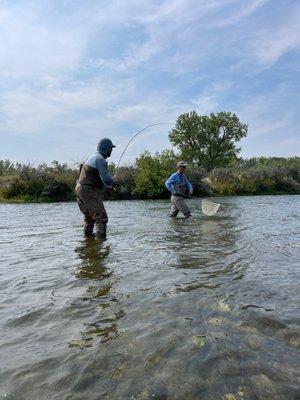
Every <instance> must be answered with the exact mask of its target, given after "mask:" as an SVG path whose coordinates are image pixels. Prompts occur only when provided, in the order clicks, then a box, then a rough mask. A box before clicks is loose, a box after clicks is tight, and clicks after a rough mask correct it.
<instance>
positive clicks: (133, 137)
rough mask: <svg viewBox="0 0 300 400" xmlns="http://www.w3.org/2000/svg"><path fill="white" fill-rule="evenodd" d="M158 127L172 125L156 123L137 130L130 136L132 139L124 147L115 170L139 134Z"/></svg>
mask: <svg viewBox="0 0 300 400" xmlns="http://www.w3.org/2000/svg"><path fill="white" fill-rule="evenodd" d="M158 125H173V124H171V123H170V122H158V123H156V124H151V125H148V126H145V128H143V129H141V130H139V131H138V132H137V133H135V134H134V135H133V136H132V138H131V139H130V140H129V142H128V143H127V145H126V146H125V148H124V150H123V152H122V154H121V157H120V159H119V162H118V164H117V167H116V169H118V168H119V166H120V164H121V161H122V158H123V156H124V154H125V152H126V150H127V149H128V147H129V145H130V144H131V143H132V142H133V141H134V139H135V138H136V137H137V136H138V135H139V134H140V133H142V132H144V131H145V130H146V129H149V128H152V127H153V126H158Z"/></svg>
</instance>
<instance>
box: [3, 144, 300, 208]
mask: <svg viewBox="0 0 300 400" xmlns="http://www.w3.org/2000/svg"><path fill="white" fill-rule="evenodd" d="M178 159H179V157H178V156H176V155H175V153H174V152H172V151H163V152H161V153H156V154H155V155H151V154H150V153H149V152H144V153H143V154H142V155H141V156H140V157H138V158H137V159H136V161H135V163H134V164H133V165H131V166H122V167H120V168H119V169H118V170H116V167H115V165H114V164H110V172H111V174H112V175H115V176H116V179H117V180H118V182H119V187H118V190H117V192H115V193H113V194H112V195H111V194H110V195H107V198H111V199H160V198H167V197H168V196H169V193H168V192H167V190H166V188H165V186H164V182H165V180H166V179H167V178H168V176H169V175H170V174H171V173H172V172H174V171H175V170H176V163H177V161H178ZM77 173H78V168H77V166H70V165H68V164H61V163H59V162H58V161H53V162H52V164H51V165H47V164H41V165H37V166H34V165H29V164H20V163H12V162H10V161H9V160H0V200H1V201H2V202H7V201H20V202H32V201H33V202H38V201H71V200H75V195H74V187H75V184H76V178H77ZM187 176H188V178H189V179H190V181H191V182H192V184H193V186H194V193H195V195H196V196H213V195H256V194H283V193H287V194H297V193H298V194H299V193H300V157H292V158H279V157H270V158H266V157H258V158H251V159H246V160H243V159H237V160H235V161H232V163H231V164H230V165H228V166H227V167H223V168H214V169H211V170H209V171H207V170H206V169H204V168H199V167H196V166H193V164H191V165H190V166H189V167H188V169H187Z"/></svg>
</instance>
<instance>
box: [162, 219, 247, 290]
mask: <svg viewBox="0 0 300 400" xmlns="http://www.w3.org/2000/svg"><path fill="white" fill-rule="evenodd" d="M167 241H168V246H169V248H170V249H171V251H172V253H173V254H175V255H176V259H177V265H176V266H177V268H179V269H183V270H186V272H187V276H189V278H190V280H189V281H188V282H184V283H182V284H179V285H176V286H177V288H176V291H180V292H188V291H191V290H195V289H199V288H202V287H204V288H208V289H209V288H211V289H215V288H218V287H220V286H222V285H224V284H225V283H226V284H228V283H230V282H231V281H233V280H238V279H241V278H242V277H243V276H244V274H245V272H246V270H247V268H248V266H249V262H250V260H251V256H248V257H245V256H244V254H243V253H242V252H243V248H244V247H245V244H244V243H243V241H241V232H240V229H239V222H238V218H237V217H236V216H231V217H227V216H215V217H203V218H191V219H189V220H184V219H177V220H175V219H171V220H170V229H169V231H168V235H167ZM193 270H194V271H193ZM191 278H192V279H191Z"/></svg>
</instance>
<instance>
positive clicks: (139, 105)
mask: <svg viewBox="0 0 300 400" xmlns="http://www.w3.org/2000/svg"><path fill="white" fill-rule="evenodd" d="M299 50H300V1H299V0H168V1H158V0H147V1H145V0H144V1H143V0H126V1H125V0H111V1H107V0H106V1H102V0H98V1H93V0H85V1H79V0H64V1H63V0H60V1H58V0H48V1H46V0H40V1H34V0H31V1H29V0H27V1H25V0H23V1H21V0H14V1H11V0H8V1H3V0H0V74H1V80H0V135H1V151H0V158H9V159H11V160H14V161H23V162H34V163H38V162H42V161H46V162H51V161H52V160H54V159H56V160H59V161H68V162H73V161H75V162H76V161H80V160H82V159H84V158H85V157H87V156H88V155H89V154H90V153H92V152H93V151H94V150H95V147H96V143H97V141H98V140H99V139H100V138H101V137H110V138H112V140H113V141H114V142H115V143H116V144H117V145H118V147H117V149H116V150H115V152H114V155H113V157H112V161H117V160H118V158H119V156H120V153H121V152H122V150H123V148H124V146H125V145H126V143H127V142H128V140H129V139H130V137H131V136H132V135H133V134H134V133H135V132H136V131H138V130H139V129H141V128H143V127H144V126H146V125H149V124H151V123H157V122H170V123H173V124H174V122H175V120H176V117H177V116H178V115H179V114H180V113H183V112H188V111H191V110H196V111H197V112H199V113H210V112H216V111H223V110H224V111H232V112H236V113H237V114H238V115H239V116H240V118H241V120H242V121H243V122H245V123H248V124H249V133H248V137H247V138H246V139H244V140H243V142H242V143H241V145H242V155H243V156H244V157H252V156H259V155H266V156H293V155H299V153H300V151H299V150H300V135H299V125H300V112H299V110H300V97H299V93H300V51H299ZM171 126H172V125H170V127H171ZM167 147H170V144H169V142H168V127H167V126H160V127H156V128H153V129H151V130H148V131H146V132H145V133H144V134H143V135H141V136H139V137H138V138H137V140H136V141H135V142H134V143H133V145H132V146H130V148H129V150H128V152H127V153H126V157H125V161H128V162H130V161H131V160H133V159H134V157H136V156H137V155H138V154H139V153H140V152H142V151H143V150H145V149H148V150H150V151H152V152H153V151H160V150H162V149H164V148H167Z"/></svg>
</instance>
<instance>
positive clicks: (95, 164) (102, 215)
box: [75, 138, 116, 239]
mask: <svg viewBox="0 0 300 400" xmlns="http://www.w3.org/2000/svg"><path fill="white" fill-rule="evenodd" d="M114 147H116V146H114V145H113V143H112V141H111V140H110V139H107V138H104V139H101V140H100V142H99V144H98V147H97V152H96V153H95V154H93V155H91V156H90V157H89V158H88V159H87V160H86V161H85V162H84V164H83V165H81V167H80V171H79V178H78V180H77V184H76V188H75V194H76V198H77V203H78V207H79V209H80V211H81V212H82V213H83V215H84V234H85V236H86V237H89V236H93V229H94V226H95V228H96V237H97V238H99V239H105V238H106V226H107V221H108V217H107V213H106V210H105V208H104V204H103V194H104V190H108V191H109V192H113V191H114V190H115V185H116V182H115V181H114V180H113V179H112V178H111V177H110V175H109V173H108V169H107V166H108V164H107V161H106V159H107V158H108V157H110V156H111V153H112V150H113V148H114Z"/></svg>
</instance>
